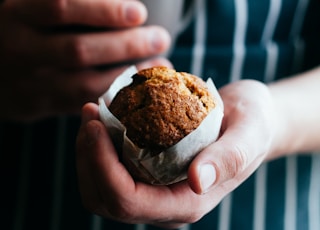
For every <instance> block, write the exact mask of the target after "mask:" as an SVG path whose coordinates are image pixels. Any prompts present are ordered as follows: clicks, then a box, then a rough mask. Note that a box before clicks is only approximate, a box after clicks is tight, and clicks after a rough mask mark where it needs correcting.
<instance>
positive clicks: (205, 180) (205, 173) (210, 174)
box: [199, 164, 216, 194]
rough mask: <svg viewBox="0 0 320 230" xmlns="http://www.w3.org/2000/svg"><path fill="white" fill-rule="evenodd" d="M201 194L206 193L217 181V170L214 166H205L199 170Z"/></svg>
mask: <svg viewBox="0 0 320 230" xmlns="http://www.w3.org/2000/svg"><path fill="white" fill-rule="evenodd" d="M199 176H200V186H201V191H202V192H201V193H202V194H204V193H206V192H207V191H208V190H209V188H210V187H211V186H212V185H213V184H214V182H215V181H216V170H215V168H214V167H213V165H212V164H204V165H201V166H200V169H199Z"/></svg>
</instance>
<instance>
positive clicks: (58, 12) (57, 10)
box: [49, 0, 68, 22]
mask: <svg viewBox="0 0 320 230" xmlns="http://www.w3.org/2000/svg"><path fill="white" fill-rule="evenodd" d="M67 2H68V1H67V0H54V1H51V4H50V6H49V8H50V9H49V10H50V12H51V17H52V18H53V19H54V20H55V21H56V22H63V20H64V18H65V13H66V11H67V7H68V5H67Z"/></svg>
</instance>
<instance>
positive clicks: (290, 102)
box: [269, 68, 320, 158]
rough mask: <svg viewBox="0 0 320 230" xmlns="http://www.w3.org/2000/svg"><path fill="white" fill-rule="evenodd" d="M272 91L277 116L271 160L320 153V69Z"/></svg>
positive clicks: (273, 85)
mask: <svg viewBox="0 0 320 230" xmlns="http://www.w3.org/2000/svg"><path fill="white" fill-rule="evenodd" d="M269 88H270V92H271V94H272V97H273V99H274V103H275V109H276V113H277V115H276V116H277V119H276V124H275V128H276V132H277V134H276V135H275V138H274V141H273V145H272V146H273V149H272V151H271V156H270V158H276V157H279V156H281V155H285V154H290V153H296V152H307V151H318V150H320V68H316V69H313V70H311V71H308V72H306V73H303V74H300V75H297V76H296V77H293V78H288V79H286V80H282V81H279V82H275V83H272V84H270V85H269Z"/></svg>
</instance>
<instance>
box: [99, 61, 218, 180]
mask: <svg viewBox="0 0 320 230" xmlns="http://www.w3.org/2000/svg"><path fill="white" fill-rule="evenodd" d="M136 72H137V69H136V68H135V67H134V66H131V67H129V68H128V69H127V70H125V71H124V72H123V73H122V74H121V75H120V76H119V77H118V78H117V79H116V80H115V81H114V82H113V84H112V85H111V86H110V88H109V90H108V91H107V92H106V93H105V94H103V95H102V96H101V97H100V98H99V113H100V120H101V121H102V122H103V123H104V125H105V126H106V128H107V129H108V132H109V134H110V136H111V138H112V141H113V143H114V145H115V148H116V150H117V151H118V152H119V153H122V154H121V156H120V157H121V160H122V161H123V163H124V165H125V166H126V168H127V169H128V171H129V172H130V174H131V175H132V176H133V177H134V178H135V179H138V180H141V181H143V182H146V183H150V184H158V185H168V184H172V183H176V182H179V181H181V180H184V179H186V177H187V170H188V166H189V164H190V162H191V161H192V159H193V158H194V157H195V156H196V155H197V153H199V152H200V151H201V150H202V149H204V148H205V147H206V146H208V145H209V144H210V143H212V142H214V141H215V140H216V139H217V138H218V136H219V132H220V127H221V122H222V118H223V102H222V100H221V97H220V95H219V93H218V91H217V89H216V87H215V85H214V83H213V81H212V80H211V79H210V78H209V79H208V81H207V86H208V88H209V90H210V92H211V93H212V94H213V96H214V98H215V100H216V103H217V106H216V107H215V108H214V109H213V110H212V111H211V112H210V113H209V114H208V115H207V117H206V118H205V119H204V120H203V121H202V122H201V124H200V125H199V127H198V128H196V129H195V130H194V131H192V132H191V133H189V134H188V135H187V136H185V137H184V138H183V139H182V140H180V141H179V142H178V143H177V144H175V145H173V146H171V147H170V148H168V149H166V150H165V151H163V152H160V153H154V152H152V151H150V149H141V148H139V147H137V146H136V145H135V144H133V143H132V141H131V140H130V139H129V138H128V137H127V136H126V128H125V127H124V126H123V125H122V123H121V122H120V121H119V120H118V119H117V118H116V117H115V116H114V115H113V114H112V113H111V112H110V111H109V109H108V106H109V105H110V103H111V101H112V100H113V98H114V97H115V95H116V94H117V92H118V91H119V90H120V89H122V88H123V87H124V86H127V85H129V84H130V83H131V82H132V78H131V77H132V76H133V75H134V74H135V73H136Z"/></svg>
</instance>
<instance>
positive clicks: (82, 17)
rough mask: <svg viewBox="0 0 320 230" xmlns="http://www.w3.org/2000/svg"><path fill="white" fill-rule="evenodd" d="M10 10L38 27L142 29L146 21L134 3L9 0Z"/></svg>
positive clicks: (127, 0)
mask: <svg viewBox="0 0 320 230" xmlns="http://www.w3.org/2000/svg"><path fill="white" fill-rule="evenodd" d="M11 7H12V9H13V12H15V13H17V14H18V15H20V17H22V19H23V20H24V21H25V20H27V21H29V22H32V23H35V24H37V25H39V24H40V25H44V24H50V25H77V24H78V25H79V24H81V25H90V26H99V27H100V26H102V27H113V28H120V27H126V26H136V25H141V24H142V23H143V22H144V21H145V20H146V17H147V11H146V8H145V7H144V5H143V4H142V3H141V2H139V1H135V0H123V1H118V0H95V1H86V0H45V1H44V0H26V1H19V0H12V1H11Z"/></svg>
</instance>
